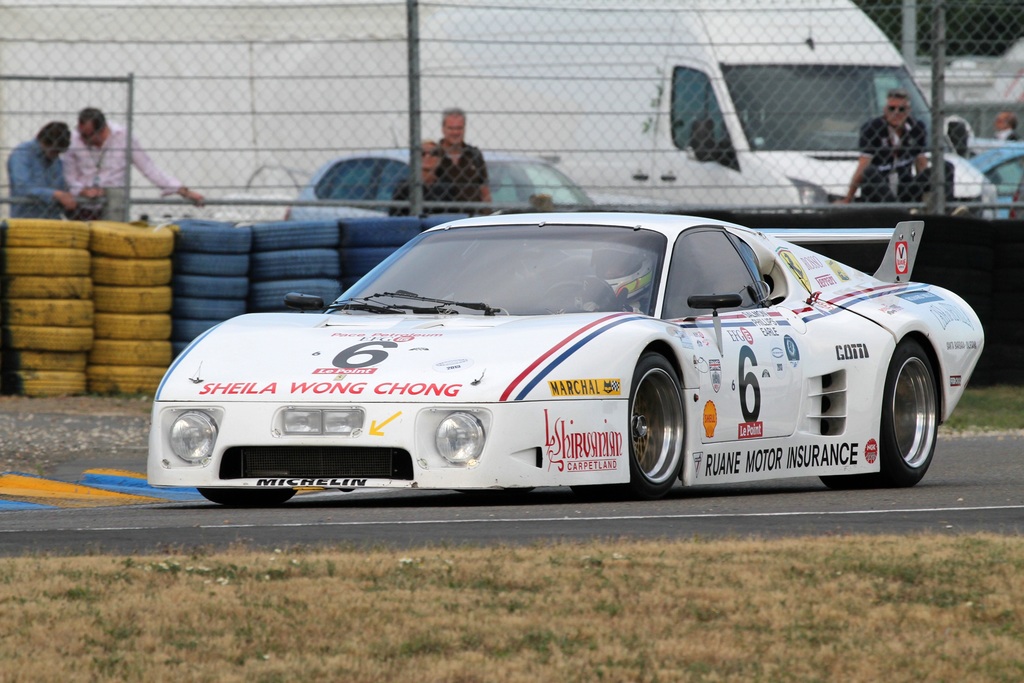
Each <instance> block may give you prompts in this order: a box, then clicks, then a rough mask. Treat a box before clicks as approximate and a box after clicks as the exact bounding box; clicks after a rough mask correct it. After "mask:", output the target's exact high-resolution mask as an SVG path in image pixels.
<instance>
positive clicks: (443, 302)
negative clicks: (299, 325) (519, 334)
mask: <svg viewBox="0 0 1024 683" xmlns="http://www.w3.org/2000/svg"><path fill="white" fill-rule="evenodd" d="M382 297H390V298H392V299H410V300H412V301H427V302H430V303H432V304H437V305H436V306H408V305H405V304H386V303H383V302H381V301H379V300H378V299H380V298H382ZM452 306H460V307H462V308H469V309H471V310H474V311H483V312H484V315H495V314H497V313H500V312H501V309H500V308H491V307H490V306H488V305H487V304H483V303H476V302H465V301H449V300H448V299H434V298H432V297H429V296H420V295H419V294H415V293H413V292H407V291H405V290H404V289H400V290H398V291H397V292H382V293H377V294H371V295H370V296H365V297H358V298H355V299H345V300H344V301H335V302H334V303H333V304H331V305H330V306H328V307H327V308H326V309H325V310H324V312H325V313H330V312H331V311H367V312H370V313H419V314H424V313H427V314H429V313H436V314H439V315H458V313H459V312H458V311H455V310H452V309H451V307H452Z"/></svg>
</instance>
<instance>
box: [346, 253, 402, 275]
mask: <svg viewBox="0 0 1024 683" xmlns="http://www.w3.org/2000/svg"><path fill="white" fill-rule="evenodd" d="M397 249H398V247H348V248H343V249H342V250H341V272H342V273H343V274H344V275H345V277H348V278H352V277H356V278H360V277H362V276H364V275H366V274H367V273H369V272H370V271H371V270H373V269H374V268H376V267H377V264H379V263H380V262H381V261H383V260H384V259H386V258H387V257H388V256H391V254H393V253H395V251H396V250H397Z"/></svg>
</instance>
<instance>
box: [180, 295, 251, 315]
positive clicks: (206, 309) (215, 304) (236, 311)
mask: <svg viewBox="0 0 1024 683" xmlns="http://www.w3.org/2000/svg"><path fill="white" fill-rule="evenodd" d="M245 306H246V304H245V299H198V298H195V297H190V296H178V297H175V298H174V306H173V308H172V309H171V314H172V315H173V316H174V317H175V319H178V318H190V319H192V320H227V319H228V318H234V317H235V316H236V315H242V314H243V313H245Z"/></svg>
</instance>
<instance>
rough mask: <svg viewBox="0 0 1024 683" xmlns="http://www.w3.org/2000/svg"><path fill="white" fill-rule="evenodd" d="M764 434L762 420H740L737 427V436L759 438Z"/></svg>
mask: <svg viewBox="0 0 1024 683" xmlns="http://www.w3.org/2000/svg"><path fill="white" fill-rule="evenodd" d="M762 436H764V423H763V422H760V421H758V422H741V423H740V427H739V438H741V439H760V438H761V437H762Z"/></svg>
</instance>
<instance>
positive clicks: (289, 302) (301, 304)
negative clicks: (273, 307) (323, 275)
mask: <svg viewBox="0 0 1024 683" xmlns="http://www.w3.org/2000/svg"><path fill="white" fill-rule="evenodd" d="M284 305H285V306H287V307H288V308H293V309H295V310H297V311H322V310H323V308H324V300H323V299H322V298H321V297H318V296H316V295H315V294H300V293H298V292H288V293H287V294H285V295H284Z"/></svg>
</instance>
